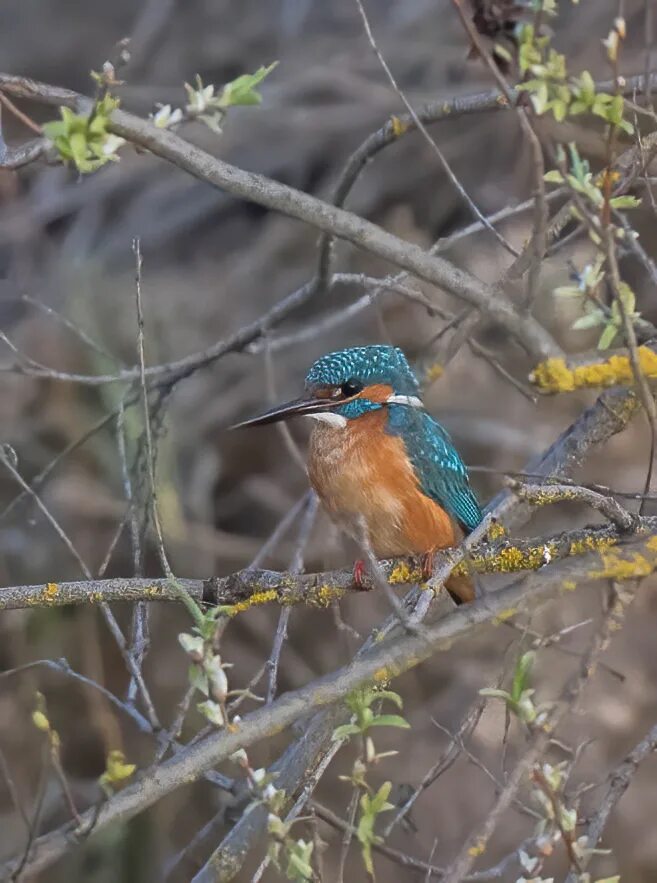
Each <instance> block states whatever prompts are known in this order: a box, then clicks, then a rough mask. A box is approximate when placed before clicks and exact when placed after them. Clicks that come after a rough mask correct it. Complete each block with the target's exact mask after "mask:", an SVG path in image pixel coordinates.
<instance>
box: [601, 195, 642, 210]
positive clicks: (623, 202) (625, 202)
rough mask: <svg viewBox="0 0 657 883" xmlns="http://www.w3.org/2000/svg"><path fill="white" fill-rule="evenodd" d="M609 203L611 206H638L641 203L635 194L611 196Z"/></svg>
mask: <svg viewBox="0 0 657 883" xmlns="http://www.w3.org/2000/svg"><path fill="white" fill-rule="evenodd" d="M609 204H610V205H611V207H612V208H619V209H620V208H638V206H640V205H641V200H640V199H638V198H637V197H636V196H629V195H628V196H613V197H612V198H611V199H610V200H609Z"/></svg>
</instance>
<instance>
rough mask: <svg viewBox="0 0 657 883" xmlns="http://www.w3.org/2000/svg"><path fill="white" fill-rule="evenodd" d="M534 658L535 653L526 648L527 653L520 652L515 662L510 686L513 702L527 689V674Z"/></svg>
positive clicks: (528, 674) (529, 672)
mask: <svg viewBox="0 0 657 883" xmlns="http://www.w3.org/2000/svg"><path fill="white" fill-rule="evenodd" d="M535 659H536V654H535V653H534V652H533V651H532V650H528V651H527V653H523V654H522V656H521V657H520V659H519V660H518V662H517V663H516V668H515V671H514V673H513V684H512V686H511V698H512V699H513V700H514V702H518V701H519V700H520V698H521V696H522V694H523V693H524V692H525V690H526V689H527V686H528V683H529V676H530V674H531V670H532V666H533V665H534V660H535Z"/></svg>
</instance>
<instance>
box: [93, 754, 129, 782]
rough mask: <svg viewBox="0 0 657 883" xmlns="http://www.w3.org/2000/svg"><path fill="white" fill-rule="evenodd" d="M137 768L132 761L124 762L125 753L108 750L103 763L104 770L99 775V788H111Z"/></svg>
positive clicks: (127, 777)
mask: <svg viewBox="0 0 657 883" xmlns="http://www.w3.org/2000/svg"><path fill="white" fill-rule="evenodd" d="M136 769H137V767H136V766H135V764H134V763H126V762H125V755H124V754H123V752H122V751H118V750H115V751H110V753H109V754H108V755H107V761H106V763H105V772H104V773H103V774H102V776H101V777H100V779H99V780H98V781H99V784H100V786H101V788H104V789H106V790H107V789H108V788H113V787H114V786H115V785H119V784H121V782H124V781H125V780H126V779H129V778H130V776H131V775H132V774H133V773H134V771H135V770H136Z"/></svg>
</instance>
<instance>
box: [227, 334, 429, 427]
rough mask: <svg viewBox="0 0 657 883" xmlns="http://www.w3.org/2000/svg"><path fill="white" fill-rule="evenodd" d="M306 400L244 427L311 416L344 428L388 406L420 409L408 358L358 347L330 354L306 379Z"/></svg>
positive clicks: (394, 350)
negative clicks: (351, 421) (402, 405)
mask: <svg viewBox="0 0 657 883" xmlns="http://www.w3.org/2000/svg"><path fill="white" fill-rule="evenodd" d="M305 387H306V395H304V396H302V397H301V398H300V399H295V400H294V401H292V402H286V403H285V404H283V405H279V406H277V407H276V408H272V409H270V410H269V411H266V412H265V413H264V414H260V415H259V416H258V417H253V418H251V419H250V420H245V421H244V422H243V423H239V424H238V427H242V426H257V425H262V424H265V423H276V422H278V421H279V420H287V419H288V418H289V417H296V416H309V417H314V418H316V419H318V420H322V421H325V422H327V423H330V424H332V425H334V426H339V427H344V426H346V425H347V423H348V421H350V420H356V419H358V418H359V417H362V416H363V415H364V414H367V413H368V412H369V411H375V410H380V409H381V408H384V407H385V406H386V405H388V404H406V405H410V406H414V407H418V406H421V404H422V403H421V401H420V399H419V397H418V393H419V384H418V382H417V378H416V377H415V375H414V374H413V371H412V370H411V367H410V365H409V364H408V361H407V359H406V356H405V355H404V353H403V352H402V351H401V350H400V349H399V348H398V347H394V346H384V345H376V346H355V347H350V348H349V349H345V350H339V351H337V352H334V353H328V354H327V355H325V356H322V357H321V359H318V360H317V361H316V362H315V363H314V365H313V366H312V367H311V369H310V371H309V372H308V374H307V375H306V383H305Z"/></svg>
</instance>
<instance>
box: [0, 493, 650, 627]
mask: <svg viewBox="0 0 657 883" xmlns="http://www.w3.org/2000/svg"><path fill="white" fill-rule="evenodd" d="M550 490H551V488H550V486H549V485H548V486H546V487H545V489H544V492H545V493H546V495H548V496H549V494H550ZM559 499H562V497H560V498H559ZM564 499H565V498H564ZM571 499H573V497H571ZM575 499H578V498H576V497H575ZM652 533H657V516H655V517H649V518H643V519H640V520H637V522H636V531H635V533H634V536H647V535H649V534H652ZM627 536H628V529H627V527H625V528H620V527H618V526H616V525H612V524H609V525H605V526H603V527H593V528H584V529H581V530H572V531H564V532H562V533H559V534H555V535H553V536H548V537H534V538H531V539H504V540H501V541H495V542H484V543H479V544H477V545H475V546H474V547H472V548H471V549H470V550H469V551H468V552H467V553H466V555H465V556H464V557H465V560H464V561H462V562H461V563H459V564H456V566H454V564H453V559H454V555H453V552H452V551H447V552H444V553H441V554H438V555H436V561H435V568H434V569H435V571H436V572H437V573H439V574H440V575H441V577H442V575H443V572H445V573H447V572H449V571H454V572H457V573H465V572H474V573H479V574H490V573H521V572H522V571H527V570H539V569H540V568H542V567H544V566H545V565H547V564H549V563H550V562H553V561H557V560H560V559H564V558H569V557H574V556H578V555H582V554H584V553H585V552H589V551H591V550H593V549H611V548H612V547H614V546H616V545H617V544H618V543H619V542H620V541H621V540H623V539H626V538H627ZM380 570H381V573H382V574H383V575H384V576H385V577H386V579H387V580H388V582H389V583H390V584H391V585H393V586H397V585H410V584H418V583H422V582H423V579H424V578H423V574H422V568H421V563H420V562H419V561H413V560H412V559H406V558H398V559H391V560H388V561H381V562H380ZM177 582H178V585H179V586H181V587H182V588H184V589H185V591H187V592H188V594H189V595H191V597H192V598H194V599H195V600H196V601H199V602H202V603H205V604H208V605H213V606H214V605H227V606H229V607H230V608H231V610H230V613H231V614H233V613H240V612H242V611H244V610H248V609H249V608H251V607H256V606H260V605H262V604H268V603H274V602H275V603H277V604H281V605H283V606H289V605H293V604H308V605H310V606H312V607H328V606H329V605H330V604H332V603H333V602H334V601H337V600H339V599H340V598H341V597H343V596H344V595H345V594H346V593H347V592H362V591H363V590H364V589H365V590H367V589H373V588H375V585H374V581H373V580H372V579H371V578H370V577H369V576H367V575H365V576H364V577H363V587H362V588H359V587H357V586H355V585H354V581H353V574H352V572H351V570H350V569H347V570H333V571H326V572H324V573H303V574H299V573H290V572H281V571H276V570H258V569H255V568H250V569H246V570H240V571H238V572H236V573H232V574H230V575H229V576H221V577H212V578H210V579H207V580H193V579H179V580H177ZM179 600H180V593H179V591H176V589H175V587H173V586H172V585H171V581H170V580H168V579H166V578H160V579H152V580H149V579H137V578H134V579H133V578H123V577H121V578H114V579H101V580H79V581H74V582H59V583H47V584H46V585H43V584H41V585H33V586H8V587H6V588H2V589H0V610H21V609H25V608H32V607H62V606H65V605H70V604H98V603H101V602H105V603H108V602H115V601H128V602H132V603H134V602H136V601H179Z"/></svg>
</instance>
